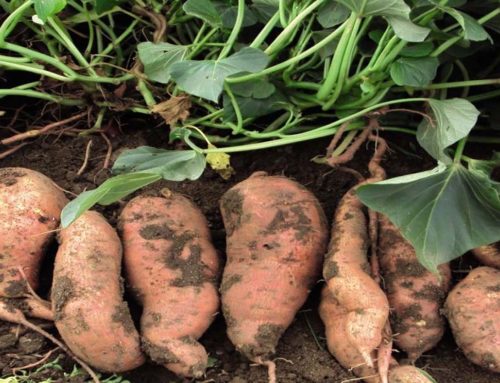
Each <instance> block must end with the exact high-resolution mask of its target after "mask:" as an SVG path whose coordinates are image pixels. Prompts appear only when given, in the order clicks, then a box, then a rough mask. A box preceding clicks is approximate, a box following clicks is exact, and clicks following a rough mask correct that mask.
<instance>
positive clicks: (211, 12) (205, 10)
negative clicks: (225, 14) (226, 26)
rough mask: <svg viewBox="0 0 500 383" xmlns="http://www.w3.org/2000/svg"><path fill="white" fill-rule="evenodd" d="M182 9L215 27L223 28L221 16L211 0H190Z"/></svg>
mask: <svg viewBox="0 0 500 383" xmlns="http://www.w3.org/2000/svg"><path fill="white" fill-rule="evenodd" d="M182 9H183V10H184V12H186V14H188V15H191V16H194V17H197V18H199V19H202V20H203V21H206V22H207V23H209V24H210V25H212V26H214V27H221V26H222V19H221V17H220V14H219V12H218V11H217V8H215V5H214V3H212V2H211V1H210V0H188V1H186V2H185V3H184V5H183V6H182Z"/></svg>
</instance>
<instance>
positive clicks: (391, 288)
mask: <svg viewBox="0 0 500 383" xmlns="http://www.w3.org/2000/svg"><path fill="white" fill-rule="evenodd" d="M379 224H380V234H379V260H380V268H381V271H382V275H383V277H384V285H385V288H386V291H387V297H388V299H389V304H390V307H391V324H392V329H393V331H394V333H395V337H394V342H395V344H396V345H397V346H398V347H399V348H400V349H401V350H403V351H405V352H406V353H407V355H408V358H409V359H410V360H412V361H415V360H416V359H418V358H419V357H420V355H422V354H423V353H424V352H426V351H428V350H430V349H431V348H433V347H434V346H435V345H436V344H437V343H438V342H439V340H440V339H441V337H442V336H443V333H444V327H445V319H444V317H443V316H442V315H441V313H440V310H441V308H442V305H443V303H444V299H445V298H446V294H447V293H448V290H449V287H450V279H451V271H450V267H449V265H448V264H443V265H440V266H439V271H440V274H441V278H439V277H438V276H436V275H434V274H433V273H431V272H429V271H427V270H426V269H425V268H424V267H423V266H422V265H421V264H420V263H419V262H418V259H417V256H416V254H415V250H414V249H413V247H412V246H411V244H410V243H409V242H407V241H406V240H405V239H404V238H403V236H402V235H401V234H400V232H399V230H398V229H397V228H396V227H395V226H394V225H393V224H392V223H391V221H389V219H388V218H387V217H386V216H384V215H382V214H381V215H380V217H379Z"/></svg>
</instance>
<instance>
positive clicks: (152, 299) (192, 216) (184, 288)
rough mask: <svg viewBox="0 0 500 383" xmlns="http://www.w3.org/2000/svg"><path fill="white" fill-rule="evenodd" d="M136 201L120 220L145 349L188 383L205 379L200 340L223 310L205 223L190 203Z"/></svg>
mask: <svg viewBox="0 0 500 383" xmlns="http://www.w3.org/2000/svg"><path fill="white" fill-rule="evenodd" d="M164 195H165V198H162V197H137V198H135V199H133V200H132V201H130V202H129V203H128V204H127V205H126V207H125V208H124V209H123V211H122V213H121V215H120V223H119V227H120V230H121V234H122V237H123V243H124V249H125V267H126V271H127V276H128V281H129V283H130V285H131V286H132V289H133V290H134V292H135V293H136V295H137V298H138V300H139V301H140V302H141V303H142V305H143V306H144V311H143V314H142V318H141V334H142V338H143V348H144V350H145V351H146V353H147V354H149V356H150V357H151V358H152V359H153V360H154V361H155V362H157V363H160V364H163V365H165V366H166V367H167V368H168V369H170V370H171V371H173V372H174V373H176V374H178V375H181V376H185V377H201V376H202V375H203V374H204V373H205V369H206V367H207V363H208V355H207V353H206V351H205V349H204V348H203V346H202V345H201V344H200V343H199V342H197V339H198V338H200V337H201V336H202V334H203V333H204V332H205V331H206V330H207V328H208V327H209V326H210V324H211V323H212V321H213V319H214V318H215V315H216V313H217V310H218V308H219V297H218V293H217V287H216V283H217V279H218V275H219V258H218V255H217V253H216V250H215V249H214V247H213V245H212V243H211V239H210V231H209V229H208V224H207V222H206V220H205V217H204V216H203V214H202V213H201V212H200V210H199V209H198V208H197V207H196V206H195V205H194V204H193V203H192V202H191V201H190V200H188V199H187V198H185V197H183V196H181V195H179V194H175V193H171V192H170V193H164Z"/></svg>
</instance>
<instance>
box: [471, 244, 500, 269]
mask: <svg viewBox="0 0 500 383" xmlns="http://www.w3.org/2000/svg"><path fill="white" fill-rule="evenodd" d="M472 254H474V256H475V257H476V258H477V259H478V260H479V262H481V263H482V264H483V265H485V266H490V267H495V268H497V269H500V242H495V243H492V244H491V245H486V246H480V247H478V248H476V249H474V250H472Z"/></svg>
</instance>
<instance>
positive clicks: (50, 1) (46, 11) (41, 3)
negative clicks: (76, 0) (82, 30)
mask: <svg viewBox="0 0 500 383" xmlns="http://www.w3.org/2000/svg"><path fill="white" fill-rule="evenodd" d="M33 4H34V5H35V12H36V15H37V16H38V17H39V19H40V20H42V21H43V22H45V21H47V18H49V17H52V16H54V15H56V14H57V13H59V12H61V11H62V10H63V9H64V7H65V6H66V0H33Z"/></svg>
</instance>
